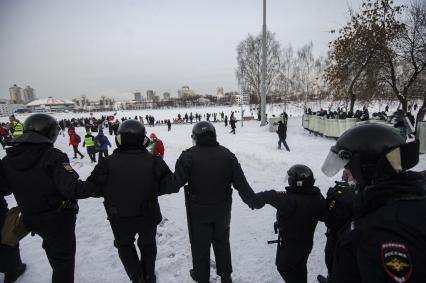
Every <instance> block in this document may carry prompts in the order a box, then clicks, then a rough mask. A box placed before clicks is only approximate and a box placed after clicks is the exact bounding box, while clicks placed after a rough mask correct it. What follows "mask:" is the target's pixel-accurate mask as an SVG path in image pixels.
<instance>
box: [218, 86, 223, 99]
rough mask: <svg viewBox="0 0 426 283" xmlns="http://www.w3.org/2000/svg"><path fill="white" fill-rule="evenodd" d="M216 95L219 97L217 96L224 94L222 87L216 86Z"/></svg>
mask: <svg viewBox="0 0 426 283" xmlns="http://www.w3.org/2000/svg"><path fill="white" fill-rule="evenodd" d="M216 96H217V97H219V98H220V97H224V96H225V93H224V92H223V87H218V88H217V93H216Z"/></svg>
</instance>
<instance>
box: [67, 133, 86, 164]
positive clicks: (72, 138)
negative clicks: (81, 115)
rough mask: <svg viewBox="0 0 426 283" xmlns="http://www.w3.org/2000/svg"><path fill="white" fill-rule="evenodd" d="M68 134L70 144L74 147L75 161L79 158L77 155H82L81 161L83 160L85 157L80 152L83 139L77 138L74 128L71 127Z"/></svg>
mask: <svg viewBox="0 0 426 283" xmlns="http://www.w3.org/2000/svg"><path fill="white" fill-rule="evenodd" d="M68 134H69V135H70V143H69V145H72V148H73V150H74V157H73V158H74V159H76V158H77V154H79V155H80V157H81V159H83V157H84V155H83V154H81V152H80V151H79V150H78V144H79V143H80V142H81V138H80V139H79V138H77V134H76V132H75V129H74V127H70V128H69V130H68Z"/></svg>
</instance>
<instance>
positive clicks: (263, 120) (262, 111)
mask: <svg viewBox="0 0 426 283" xmlns="http://www.w3.org/2000/svg"><path fill="white" fill-rule="evenodd" d="M261 79H262V83H261V91H262V96H261V99H260V104H261V106H260V117H261V120H260V125H261V126H265V125H266V0H263V33H262V78H261Z"/></svg>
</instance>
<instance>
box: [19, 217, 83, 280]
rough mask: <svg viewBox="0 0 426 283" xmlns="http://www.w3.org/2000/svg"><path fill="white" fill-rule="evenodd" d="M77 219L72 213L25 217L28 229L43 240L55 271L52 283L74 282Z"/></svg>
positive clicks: (44, 247)
mask: <svg viewBox="0 0 426 283" xmlns="http://www.w3.org/2000/svg"><path fill="white" fill-rule="evenodd" d="M76 218H77V216H76V214H75V213H74V212H71V211H62V212H51V213H46V214H43V215H39V216H32V217H26V218H25V217H24V223H25V226H26V227H27V229H29V230H30V231H32V232H33V233H35V234H38V235H39V236H40V237H41V238H42V239H43V246H42V247H43V249H44V250H45V252H46V255H47V258H48V260H49V263H50V266H51V267H52V269H53V273H52V283H72V282H74V265H75V249H76V243H75V221H76Z"/></svg>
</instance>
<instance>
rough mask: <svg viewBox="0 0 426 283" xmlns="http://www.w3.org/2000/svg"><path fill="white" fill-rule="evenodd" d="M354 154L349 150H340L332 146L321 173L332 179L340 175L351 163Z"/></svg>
mask: <svg viewBox="0 0 426 283" xmlns="http://www.w3.org/2000/svg"><path fill="white" fill-rule="evenodd" d="M351 157H352V154H351V153H350V152H349V151H347V150H344V149H343V150H338V149H337V148H336V147H334V146H332V147H331V149H330V152H329V153H328V155H327V158H326V159H325V161H324V163H323V164H322V167H321V171H322V172H323V173H324V174H325V175H327V176H328V177H332V176H334V175H336V174H337V173H339V171H340V170H342V169H343V168H345V166H346V165H348V163H349V161H351Z"/></svg>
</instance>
